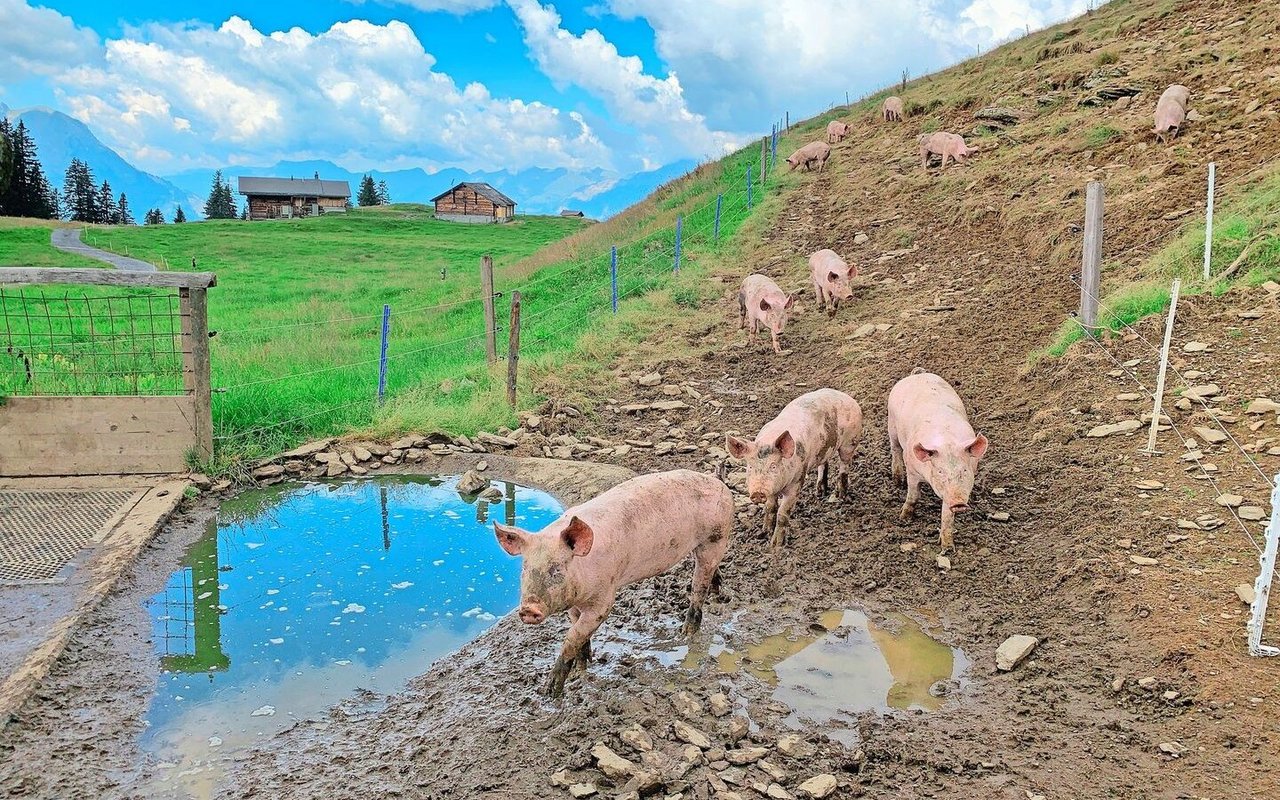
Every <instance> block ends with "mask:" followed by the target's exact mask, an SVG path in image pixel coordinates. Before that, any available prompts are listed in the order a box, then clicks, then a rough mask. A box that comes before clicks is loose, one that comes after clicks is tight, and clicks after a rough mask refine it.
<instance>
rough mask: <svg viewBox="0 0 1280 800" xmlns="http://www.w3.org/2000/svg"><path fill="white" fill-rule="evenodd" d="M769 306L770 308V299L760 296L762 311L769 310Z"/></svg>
mask: <svg viewBox="0 0 1280 800" xmlns="http://www.w3.org/2000/svg"><path fill="white" fill-rule="evenodd" d="M769 308H770V306H769V301H768V300H765V299H764V298H763V297H762V298H760V310H761V311H768V310H769Z"/></svg>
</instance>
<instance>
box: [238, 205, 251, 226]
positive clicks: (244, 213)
mask: <svg viewBox="0 0 1280 800" xmlns="http://www.w3.org/2000/svg"><path fill="white" fill-rule="evenodd" d="M240 219H241V220H243V221H244V222H248V221H249V204H248V203H245V204H244V210H243V211H241V212H240Z"/></svg>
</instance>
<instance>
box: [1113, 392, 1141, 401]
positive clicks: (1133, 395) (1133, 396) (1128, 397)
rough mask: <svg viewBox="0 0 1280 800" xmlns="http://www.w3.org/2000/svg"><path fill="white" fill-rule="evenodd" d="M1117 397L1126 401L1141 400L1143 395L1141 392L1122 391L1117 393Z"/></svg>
mask: <svg viewBox="0 0 1280 800" xmlns="http://www.w3.org/2000/svg"><path fill="white" fill-rule="evenodd" d="M1116 399H1117V400H1124V401H1125V402H1133V401H1134V400H1141V399H1142V395H1141V394H1139V393H1138V392H1121V393H1120V394H1118V395H1116Z"/></svg>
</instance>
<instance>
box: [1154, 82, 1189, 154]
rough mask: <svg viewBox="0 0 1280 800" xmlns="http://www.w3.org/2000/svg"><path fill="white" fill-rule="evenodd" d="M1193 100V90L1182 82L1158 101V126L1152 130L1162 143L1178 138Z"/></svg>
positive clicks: (1165, 92)
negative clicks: (1189, 104)
mask: <svg viewBox="0 0 1280 800" xmlns="http://www.w3.org/2000/svg"><path fill="white" fill-rule="evenodd" d="M1190 100H1191V90H1190V89H1188V88H1187V87H1185V86H1183V85H1182V84H1180V83H1175V84H1173V85H1172V86H1170V87H1169V88H1168V89H1165V90H1164V94H1162V95H1160V99H1159V100H1158V101H1156V127H1155V129H1154V130H1153V131H1152V133H1154V134H1155V135H1156V139H1158V140H1159V141H1160V143H1161V144H1168V143H1169V142H1170V141H1172V140H1173V139H1175V138H1177V136H1178V131H1179V130H1180V129H1181V128H1182V123H1183V122H1184V121H1185V120H1186V118H1187V103H1188V102H1189V101H1190Z"/></svg>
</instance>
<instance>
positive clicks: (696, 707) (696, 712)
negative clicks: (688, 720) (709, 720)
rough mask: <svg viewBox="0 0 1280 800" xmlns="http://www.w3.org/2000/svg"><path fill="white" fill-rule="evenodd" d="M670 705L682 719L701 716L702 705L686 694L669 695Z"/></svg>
mask: <svg viewBox="0 0 1280 800" xmlns="http://www.w3.org/2000/svg"><path fill="white" fill-rule="evenodd" d="M671 705H672V706H673V707H674V708H675V710H676V712H677V713H678V714H680V715H681V716H683V717H697V716H700V715H701V714H702V703H700V702H698V699H697V698H696V697H694V696H693V695H691V694H689V693H688V692H676V693H675V694H673V695H671Z"/></svg>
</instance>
